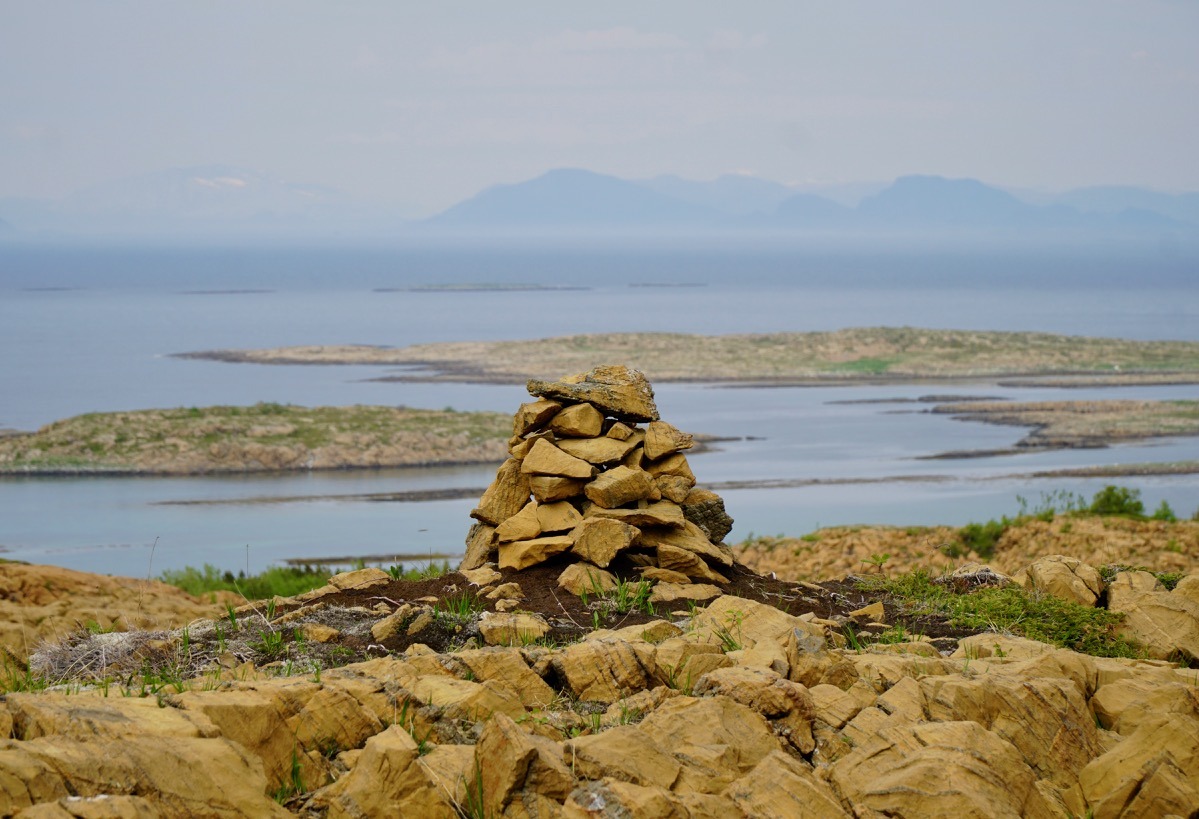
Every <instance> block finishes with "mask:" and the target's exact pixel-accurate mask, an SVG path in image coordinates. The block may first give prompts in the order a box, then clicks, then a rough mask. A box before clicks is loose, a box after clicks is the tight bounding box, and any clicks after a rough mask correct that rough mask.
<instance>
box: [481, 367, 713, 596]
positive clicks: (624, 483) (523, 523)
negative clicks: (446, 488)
mask: <svg viewBox="0 0 1199 819" xmlns="http://www.w3.org/2000/svg"><path fill="white" fill-rule="evenodd" d="M528 390H529V393H530V394H531V395H533V396H534V397H535V398H536V399H537V400H535V401H532V402H531V403H528V404H522V405H521V407H520V409H519V410H517V412H516V415H515V416H514V417H513V430H512V431H513V435H512V438H511V440H510V441H509V446H508V452H509V454H510V457H509V458H508V460H507V461H505V462H504V464H503V465H502V466H501V467H500V468H499V470H498V472H497V473H496V476H495V480H494V481H493V482H492V484H491V486H489V487H488V488H487V491H486V492H484V493H483V497H482V498H481V499H480V501H479V505H478V507H476V508H475V509H474V510H473V511H472V512H471V513H470V514H471V517H472V518H474V519H475V520H476V521H477V522H476V523H475V524H474V525H473V526H472V527H471V529H470V533H469V534H468V535H467V538H466V556H465V558H464V559H463V561H462V564H461V565H460V566H459V569H460V570H464V571H469V570H473V569H477V568H480V567H482V566H484V565H486V564H487V563H489V562H490V561H493V560H494V561H496V563H498V566H499V568H500V569H515V570H521V569H527V568H529V567H530V566H536V565H538V564H540V563H543V562H545V561H547V560H550V559H551V558H555V557H556V556H559V555H562V556H564V558H565V561H566V562H567V564H568V565H567V566H566V569H565V571H564V573H563V576H562V578H561V579H560V580H559V585H560V586H564V587H566V588H567V589H568V590H570V591H572V592H574V593H576V594H577V593H578V591H579V589H582V590H584V591H589V590H591V589H593V588H597V587H599V588H603V589H605V590H606V589H608V588H611V586H613V585H615V582H616V579H615V577H614V576H613V575H612V574H611V573H610V572H608V571H607V569H608V567H609V566H612V565H613V564H614V563H615V562H618V561H619V562H620V563H621V565H622V566H623V567H625V568H626V569H628V570H629V571H636V572H639V573H640V575H641V578H642V579H644V580H649V581H653V582H656V583H659V584H663V585H665V584H671V585H677V586H684V585H687V584H696V587H695V588H693V589H692V590H691V591H692V593H686V592H682V593H676V594H674V595H673V597H690V598H693V599H705V597H712V596H715V595H716V594H719V591H720V590H719V589H718V588H716V587H715V586H714V585H713V584H720V585H724V584H727V583H728V578H727V576H726V574H727V570H728V569H730V568H731V567H732V566H733V554H732V551H731V550H730V549H729V547H728V546H726V545H725V544H724V543H723V542H722V540H723V538H724V537H725V535H727V534H728V533H729V530H730V529H731V528H732V524H733V520H732V518H730V517H729V516H728V515H727V514H726V513H725V510H724V501H723V500H722V499H721V498H720V496H719V495H717V494H716V493H715V492H711V491H708V490H706V489H701V488H697V487H696V485H695V475H694V473H692V471H691V468H690V467H689V466H688V464H687V457H686V456H685V455H684V454H683V450H685V449H690V448H691V446H692V445H693V439H692V436H691V435H689V434H687V433H684V432H680V431H679V430H678V429H676V428H675V427H673V426H672V425H670V424H668V423H666V422H665V421H662V420H660V417H659V415H658V408H657V406H656V405H655V403H654V391H653V389H652V388H651V387H650V385H649V382H648V381H647V380H646V378H645V376H644V375H642V374H641V373H640V372H638V371H637V370H631V369H629V368H627V367H623V366H602V367H596V368H595V369H593V370H591V371H590V372H587V373H584V374H581V375H575V376H568V377H566V378H563V379H562V380H560V381H539V380H531V381H529V383H528ZM643 423H644V424H645V426H644V427H643V426H641V424H643ZM699 586H703V587H704V588H705V589H710V593H709V594H707V595H704V594H703V593H702V591H701V589H700V588H699ZM662 591H663V592H665V591H666V589H662ZM680 591H681V590H680Z"/></svg>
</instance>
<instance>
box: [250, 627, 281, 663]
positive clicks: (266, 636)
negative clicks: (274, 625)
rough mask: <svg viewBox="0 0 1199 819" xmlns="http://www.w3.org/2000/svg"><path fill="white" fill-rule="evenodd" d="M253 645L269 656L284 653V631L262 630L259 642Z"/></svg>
mask: <svg viewBox="0 0 1199 819" xmlns="http://www.w3.org/2000/svg"><path fill="white" fill-rule="evenodd" d="M253 647H254V648H255V649H257V650H258V651H259V652H260V653H262V654H264V655H265V656H267V657H277V656H278V655H280V654H282V653H283V632H281V631H274V630H267V631H264V632H262V634H261V637H260V639H259V640H258V642H256V643H254V644H253Z"/></svg>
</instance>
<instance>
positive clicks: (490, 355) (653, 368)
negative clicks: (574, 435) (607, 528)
mask: <svg viewBox="0 0 1199 819" xmlns="http://www.w3.org/2000/svg"><path fill="white" fill-rule="evenodd" d="M192 355H196V356H198V357H207V358H215V359H217V360H222V361H254V362H259V363H276V364H287V363H293V364H294V363H321V364H337V363H344V364H380V365H395V364H412V363H420V364H422V365H432V366H434V367H437V368H439V369H441V370H442V372H443V373H444V374H445V375H444V377H446V378H447V379H456V380H463V381H469V380H474V379H479V378H485V379H487V380H505V381H511V382H513V383H516V382H521V381H524V380H525V379H526V378H529V377H536V378H547V377H548V378H556V377H558V376H559V375H561V374H562V373H565V372H582V371H584V370H587V369H590V368H591V367H592V366H594V364H595V362H596V361H622V362H627V363H628V364H629V366H633V367H636V368H637V369H639V370H641V371H643V372H644V373H645V374H646V376H647V377H649V378H650V379H651V380H658V381H660V380H672V381H687V380H690V381H705V380H711V379H721V380H764V379H766V380H771V379H785V380H796V381H803V380H808V381H811V380H828V379H838V380H845V379H855V378H878V377H879V376H880V375H881V376H886V377H888V378H914V377H920V376H939V377H949V376H955V375H956V376H971V377H979V376H983V375H999V374H1002V375H1012V374H1036V373H1086V374H1094V375H1096V376H1102V377H1106V378H1121V377H1123V378H1127V377H1129V376H1130V375H1131V376H1135V375H1136V374H1141V373H1148V374H1152V373H1161V372H1170V373H1189V374H1191V375H1192V376H1194V375H1195V374H1196V373H1199V344H1196V343H1194V342H1179V341H1152V342H1148V341H1126V340H1121V339H1108V338H1087V337H1082V336H1061V335H1052V334H1049V333H1023V332H976V331H968V330H930V329H922V328H916V327H865V328H861V327H859V328H850V329H845V330H837V331H834V332H818V333H759V334H746V335H724V336H704V335H688V334H684V333H599V334H592V335H577V336H567V337H562V338H555V339H548V340H546V339H538V340H525V341H494V342H458V343H437V344H422V345H415V346H411V347H403V348H399V349H392V348H382V347H371V346H339V347H330V346H326V347H311V346H310V347H291V348H279V349H273V350H223V351H218V352H213V353H198V354H192Z"/></svg>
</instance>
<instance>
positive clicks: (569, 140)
mask: <svg viewBox="0 0 1199 819" xmlns="http://www.w3.org/2000/svg"><path fill="white" fill-rule="evenodd" d="M1197 44H1199V2H1194V0H1135V2H1134V1H1133V0H902V2H901V1H900V0H877V2H858V1H857V0H835V2H829V0H819V2H806V1H805V2H801V1H800V0H778V2H753V0H743V2H739V3H730V2H696V1H695V0H691V1H690V2H675V1H673V0H653V2H646V1H645V0H638V2H627V1H626V0H616V1H615V2H612V1H611V0H610V1H609V2H605V3H574V2H562V0H553V1H552V2H507V3H500V2H471V3H467V2H415V0H411V1H410V2H396V0H369V1H366V0H363V1H358V2H350V1H347V2H336V3H335V2H331V1H330V2H310V1H308V0H278V1H274V0H272V1H271V2H263V1H261V0H257V1H256V0H235V2H223V1H220V0H205V2H199V1H198V0H197V2H163V0H146V1H145V2H122V1H121V0H107V2H93V0H86V1H83V2H63V1H62V0H26V1H25V2H22V1H21V0H0V196H37V197H42V196H60V195H63V194H66V193H69V192H71V191H73V190H76V189H78V188H80V187H83V186H86V185H90V184H94V183H97V182H101V181H105V180H109V179H114V178H117V177H122V176H126V175H131V174H140V173H147V172H151V171H157V170H162V169H166V168H170V167H178V166H189V165H199V164H213V163H220V164H230V165H236V166H242V167H246V168H249V169H253V170H258V171H263V172H266V173H268V174H271V175H274V176H278V177H281V178H283V179H286V180H288V181H292V182H304V183H321V184H326V185H330V186H333V187H336V188H339V189H342V190H344V191H346V192H347V193H350V194H353V195H355V196H359V197H366V198H369V199H372V200H377V201H386V202H393V203H398V204H401V205H403V206H404V208H405V209H406V211H407V212H409V213H410V214H411V215H422V214H426V213H430V212H432V211H435V210H438V209H440V208H442V207H445V206H447V205H449V204H451V203H453V202H454V201H457V200H459V199H461V198H463V197H466V196H469V195H471V194H473V193H475V192H477V191H478V190H479V189H481V188H483V187H485V186H487V185H491V184H495V183H497V182H513V181H519V180H521V179H525V178H528V177H531V176H535V175H537V174H539V173H541V172H543V171H545V170H548V169H550V168H555V167H564V166H570V167H584V168H589V169H592V170H596V171H601V172H605V173H611V174H615V175H618V176H622V177H628V178H638V177H648V176H654V175H657V174H662V173H674V174H679V175H681V176H685V177H689V178H698V179H708V178H712V177H715V176H717V175H719V174H724V173H738V172H744V173H752V174H756V175H759V176H763V177H766V178H770V179H775V180H778V181H782V182H789V183H838V182H854V181H871V180H889V179H892V178H894V177H895V176H898V175H901V174H907V173H937V174H944V175H948V176H972V177H977V178H980V179H983V180H984V181H987V182H991V183H995V184H1000V185H1010V186H1018V187H1028V188H1037V189H1046V190H1060V189H1065V188H1069V187H1074V186H1081V185H1090V184H1108V183H1128V184H1139V185H1147V186H1153V187H1158V188H1162V189H1167V190H1178V189H1192V190H1199V161H1197V159H1196V150H1195V145H1196V144H1197V143H1199V46H1197Z"/></svg>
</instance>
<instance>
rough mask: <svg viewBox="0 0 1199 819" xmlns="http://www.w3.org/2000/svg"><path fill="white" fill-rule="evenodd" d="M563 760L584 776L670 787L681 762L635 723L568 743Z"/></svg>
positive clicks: (676, 776)
mask: <svg viewBox="0 0 1199 819" xmlns="http://www.w3.org/2000/svg"><path fill="white" fill-rule="evenodd" d="M562 758H563V760H564V761H565V762H566V763H567V764H569V765H572V766H573V767H574V769H575V774H576V775H577V776H579V777H581V778H583V779H602V778H603V777H606V776H607V777H612V778H614V779H619V780H622V781H624V782H632V783H633V784H634V785H657V786H658V787H661V788H666V789H667V790H669V789H670V787H671V786H672V785H674V783H675V780H677V779H678V777H679V771H680V770H682V766H680V765H679V763H678V760H676V759H675V758H674V757H673V756H671V755H670V753H669V750H668V749H665V748H662V747H660V746H659V745H658V744H657V743H656V742H654V740H653V739H652V738H651V737H650V736H649V735H648V734H646V733H645V732H644V731H642V730H641V729H640V728H638V727H637V726H635V725H617V726H615V727H613V728H609V729H608V730H607V731H603V732H602V733H599V734H593V735H591V736H585V737H579V738H577V739H573V740H571V741H569V742H567V743H566V744H565V746H564V747H563V750H562Z"/></svg>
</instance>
